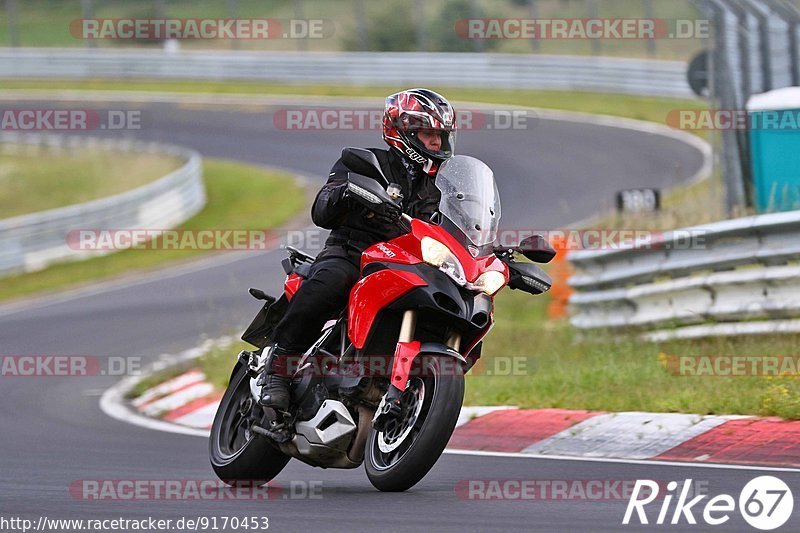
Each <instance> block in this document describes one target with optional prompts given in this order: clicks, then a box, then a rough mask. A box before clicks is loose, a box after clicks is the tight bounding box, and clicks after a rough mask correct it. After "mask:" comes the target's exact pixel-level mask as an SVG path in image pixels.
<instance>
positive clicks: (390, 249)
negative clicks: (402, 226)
mask: <svg viewBox="0 0 800 533" xmlns="http://www.w3.org/2000/svg"><path fill="white" fill-rule="evenodd" d="M398 240H399V239H394V240H391V241H389V242H379V243H378V244H373V245H372V246H370V247H369V248H367V249H366V250H364V253H363V254H361V270H364V267H365V266H367V265H368V264H370V263H375V262H379V263H399V264H401V265H416V264H418V263H421V262H422V259H420V258H419V257H415V256H413V255H411V254H410V253H408V252H407V251H405V250H404V249H403V248H402V247H401V246H399V244H398ZM416 251H417V252H418V251H419V246H417V250H416Z"/></svg>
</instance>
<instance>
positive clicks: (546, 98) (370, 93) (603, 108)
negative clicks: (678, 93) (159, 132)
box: [3, 80, 708, 124]
mask: <svg viewBox="0 0 800 533" xmlns="http://www.w3.org/2000/svg"><path fill="white" fill-rule="evenodd" d="M3 87H4V88H5V89H49V90H54V89H55V90H106V91H155V92H158V91H161V92H163V91H167V92H179V93H211V94H244V95H271V94H274V95H309V96H352V97H367V98H376V105H382V103H383V102H382V98H384V97H385V96H386V95H387V94H391V93H394V92H397V91H398V90H400V89H401V88H402V87H397V86H393V87H389V86H385V87H380V86H369V87H367V86H357V87H351V86H345V85H286V84H274V83H257V82H217V81H200V80H198V81H149V80H126V81H124V82H121V81H114V80H59V81H58V82H54V81H42V80H6V81H4V82H3ZM430 88H431V89H433V90H438V91H441V93H442V94H444V95H446V96H447V97H448V98H449V99H451V100H454V101H469V102H485V103H489V104H492V103H496V104H503V105H512V106H513V105H519V106H531V107H541V108H544V109H561V110H566V111H579V112H583V113H594V114H604V115H612V116H619V117H625V118H633V119H638V120H647V121H650V122H657V123H659V124H665V123H666V118H667V114H668V113H669V112H670V111H672V110H674V109H703V108H707V107H708V104H707V103H706V102H704V101H701V100H684V99H679V98H653V97H645V96H632V95H622V94H608V93H593V92H582V91H537V90H504V89H466V88H454V87H436V86H431V87H430Z"/></svg>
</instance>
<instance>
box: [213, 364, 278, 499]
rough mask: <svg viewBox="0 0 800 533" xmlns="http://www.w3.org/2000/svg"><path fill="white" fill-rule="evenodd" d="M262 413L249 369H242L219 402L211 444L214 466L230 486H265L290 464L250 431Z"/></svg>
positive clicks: (215, 470)
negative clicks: (253, 392) (255, 395)
mask: <svg viewBox="0 0 800 533" xmlns="http://www.w3.org/2000/svg"><path fill="white" fill-rule="evenodd" d="M260 412H261V407H260V406H258V405H256V403H255V401H254V400H253V398H252V396H251V395H250V377H249V376H248V375H247V367H246V366H245V365H242V366H241V367H240V368H239V370H238V371H236V372H235V373H234V375H233V377H232V378H231V382H230V383H229V384H228V388H227V389H226V390H225V395H224V396H223V397H222V400H221V401H220V404H219V407H218V408H217V414H216V416H215V417H214V423H213V424H212V426H211V437H210V440H209V443H208V452H209V456H210V459H211V466H212V467H213V468H214V472H215V473H216V474H217V476H218V477H219V478H220V479H221V480H222V481H224V482H225V483H227V484H229V485H241V484H245V483H246V484H248V485H251V486H252V485H256V486H258V485H263V484H265V483H267V482H269V481H271V480H272V479H273V478H274V477H275V476H277V475H278V474H279V473H280V472H281V470H283V468H284V467H285V466H286V463H288V462H289V459H290V457H289V456H287V455H285V454H283V453H282V452H280V451H279V450H278V449H276V448H275V447H273V446H272V445H271V444H270V443H269V442H267V440H266V439H265V438H263V437H259V436H257V435H256V434H255V433H253V432H252V431H251V429H250V427H251V426H252V424H253V422H254V421H255V420H257V419H258V418H257V417H258V414H259V413H260Z"/></svg>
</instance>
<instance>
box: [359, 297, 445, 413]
mask: <svg viewBox="0 0 800 533" xmlns="http://www.w3.org/2000/svg"><path fill="white" fill-rule="evenodd" d="M416 328H417V312H416V311H414V310H411V309H409V310H407V311H406V312H405V313H403V322H402V323H401V325H400V335H399V336H398V339H397V348H395V351H394V358H393V359H392V374H391V377H390V383H389V390H388V391H386V394H385V395H384V396H383V398H382V399H381V403H380V405H379V406H378V409H377V410H376V411H375V416H374V418H373V425H374V426H375V427H376V428H380V426H382V425H383V423H385V421H386V420H387V419H388V418H391V417H395V416H398V415H399V414H400V413H401V411H402V409H401V402H400V398H401V397H402V395H403V391H405V390H406V386H407V385H408V375H409V374H410V372H411V367H412V366H413V364H414V359H416V358H417V356H418V355H419V352H420V342H419V341H415V340H413V339H414V333H415V331H416ZM447 346H448V347H449V348H451V349H453V350H455V351H456V352H458V351H459V348H460V347H461V335H460V334H459V333H455V332H454V333H453V334H451V335H450V337H449V338H448V339H447Z"/></svg>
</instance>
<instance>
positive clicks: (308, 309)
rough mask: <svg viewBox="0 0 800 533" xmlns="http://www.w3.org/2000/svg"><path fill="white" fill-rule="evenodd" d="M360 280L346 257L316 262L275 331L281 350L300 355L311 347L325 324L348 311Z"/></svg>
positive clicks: (328, 258)
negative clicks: (352, 295)
mask: <svg viewBox="0 0 800 533" xmlns="http://www.w3.org/2000/svg"><path fill="white" fill-rule="evenodd" d="M359 276H360V273H359V269H358V267H357V266H356V265H355V264H354V263H353V262H352V261H350V260H348V259H345V258H344V257H323V258H320V259H319V260H317V261H316V262H315V263H314V264H313V265H312V266H311V274H310V275H309V276H308V278H307V279H305V280H303V283H302V284H301V285H300V288H299V289H298V290H297V292H296V293H295V295H294V297H292V299H291V301H290V302H289V309H288V310H287V311H286V315H284V317H283V319H282V320H281V321H280V322H279V323H278V325H277V327H276V334H275V340H276V342H277V344H278V346H280V347H281V348H283V349H284V350H286V351H288V352H290V353H292V354H301V353H303V352H305V351H306V350H307V349H308V348H309V347H311V345H312V344H314V341H316V340H317V339H318V338H319V336H320V332H321V330H322V326H324V325H325V322H327V321H328V320H330V319H331V318H333V317H335V316H336V315H338V313H340V312H341V311H342V309H344V308H345V306H346V305H347V300H348V298H349V296H350V289H351V288H352V287H353V285H355V283H356V282H357V281H358V278H359Z"/></svg>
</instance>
